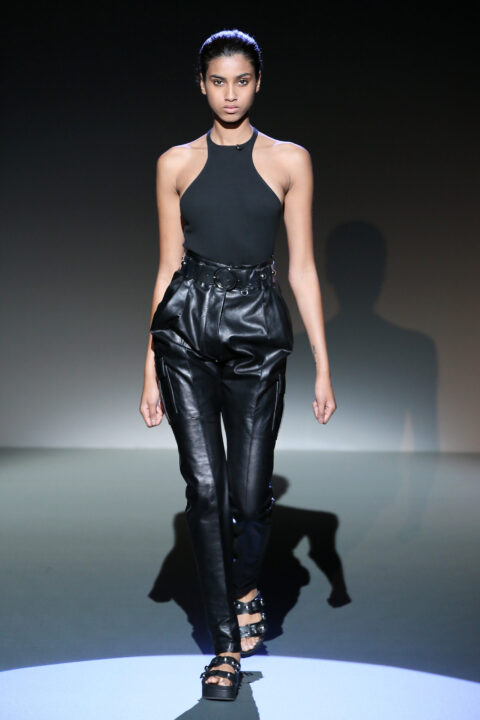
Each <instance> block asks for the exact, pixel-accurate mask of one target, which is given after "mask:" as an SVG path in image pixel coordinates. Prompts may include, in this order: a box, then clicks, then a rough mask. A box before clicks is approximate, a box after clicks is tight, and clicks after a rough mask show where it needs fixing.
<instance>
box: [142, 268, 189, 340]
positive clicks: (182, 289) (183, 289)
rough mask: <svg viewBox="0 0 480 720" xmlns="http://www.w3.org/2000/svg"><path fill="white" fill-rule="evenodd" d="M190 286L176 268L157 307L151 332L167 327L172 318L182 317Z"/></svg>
mask: <svg viewBox="0 0 480 720" xmlns="http://www.w3.org/2000/svg"><path fill="white" fill-rule="evenodd" d="M189 288H190V285H189V284H188V283H187V282H186V281H185V277H184V275H183V273H181V272H179V271H178V270H176V271H175V272H174V274H173V276H172V279H171V280H170V283H169V284H168V285H167V287H166V289H165V292H164V293H163V298H162V299H161V300H160V302H159V303H158V305H157V307H156V309H155V312H154V314H153V317H152V322H151V324H150V332H155V330H158V329H160V328H162V327H166V326H168V324H169V323H170V322H171V321H172V320H174V319H177V318H179V317H181V315H182V312H183V309H184V306H185V301H186V298H187V295H188V291H189Z"/></svg>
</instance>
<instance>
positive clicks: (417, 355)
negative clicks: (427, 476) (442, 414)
mask: <svg viewBox="0 0 480 720" xmlns="http://www.w3.org/2000/svg"><path fill="white" fill-rule="evenodd" d="M386 258H387V253H386V243H385V239H384V237H383V235H382V234H381V232H380V231H379V230H378V229H377V228H376V227H374V226H373V225H370V224H369V223H366V222H348V223H344V224H342V225H339V226H337V227H336V228H335V229H334V230H333V231H332V232H331V233H330V234H329V236H328V238H327V247H326V272H327V279H328V281H329V282H330V283H331V284H332V285H333V287H334V288H335V292H336V295H337V298H338V301H339V304H340V310H339V312H338V314H337V315H336V316H335V317H333V318H332V319H331V320H329V321H327V322H326V323H325V332H326V338H327V348H328V356H329V361H330V371H331V377H332V384H333V389H334V393H335V398H336V401H337V410H336V412H335V413H334V415H333V416H332V418H331V420H330V421H329V422H328V423H327V425H326V426H324V428H325V430H326V429H327V428H328V432H325V433H322V432H320V433H319V432H318V427H317V426H315V428H314V427H313V426H314V424H313V423H312V424H311V427H310V426H309V425H308V424H307V425H306V435H305V436H304V437H305V439H306V441H307V442H308V441H311V440H313V441H314V446H315V447H316V448H318V449H323V448H325V449H327V448H328V449H330V450H343V449H345V450H380V451H381V450H392V451H396V450H403V449H405V448H404V447H403V443H404V437H405V433H406V429H407V427H408V423H409V426H410V428H409V429H410V435H411V438H410V446H411V447H408V449H409V450H427V451H433V452H435V451H437V450H438V437H437V434H438V433H437V384H438V360H437V351H436V348H435V345H434V343H433V341H432V340H431V338H429V337H428V336H426V335H425V334H423V333H421V332H418V331H416V330H409V329H406V328H402V327H399V326H398V325H395V324H394V323H392V322H390V321H388V320H385V319H384V318H382V317H380V316H379V315H378V314H376V313H375V310H374V305H375V302H376V301H377V299H378V297H379V295H380V292H381V289H382V284H383V282H384V277H385V267H386ZM405 286H406V288H407V287H408V278H405ZM295 350H296V352H294V353H293V354H292V356H291V358H290V360H289V364H290V365H289V370H290V372H289V374H288V375H289V377H288V385H289V387H288V391H289V394H288V402H289V413H288V417H286V418H285V423H284V429H283V433H284V437H285V438H288V437H289V436H290V437H295V427H294V425H293V423H295V425H296V427H297V429H298V413H299V412H301V413H302V414H303V409H304V408H305V407H308V406H311V403H312V400H313V383H314V380H315V375H314V369H313V360H312V353H311V350H310V346H309V341H308V336H307V335H306V333H305V332H304V333H303V335H300V336H298V335H297V336H296V338H295ZM305 378H311V382H306V381H305ZM312 417H313V413H312Z"/></svg>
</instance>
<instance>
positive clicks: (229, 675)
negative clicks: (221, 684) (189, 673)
mask: <svg viewBox="0 0 480 720" xmlns="http://www.w3.org/2000/svg"><path fill="white" fill-rule="evenodd" d="M212 675H220V677H225V678H228V679H229V680H232V682H233V681H234V680H235V675H236V673H232V672H228V670H216V669H215V668H212V669H211V670H204V671H203V672H202V674H201V675H200V677H201V678H205V679H206V678H208V677H211V676H212Z"/></svg>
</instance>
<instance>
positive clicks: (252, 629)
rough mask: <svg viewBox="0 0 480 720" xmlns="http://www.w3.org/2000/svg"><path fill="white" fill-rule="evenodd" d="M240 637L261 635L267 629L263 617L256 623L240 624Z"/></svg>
mask: <svg viewBox="0 0 480 720" xmlns="http://www.w3.org/2000/svg"><path fill="white" fill-rule="evenodd" d="M239 629H240V637H241V638H247V637H257V636H260V637H261V636H263V635H264V634H265V632H266V629H267V622H266V620H265V617H264V618H263V619H262V620H259V621H258V622H256V623H249V624H248V625H240V628H239Z"/></svg>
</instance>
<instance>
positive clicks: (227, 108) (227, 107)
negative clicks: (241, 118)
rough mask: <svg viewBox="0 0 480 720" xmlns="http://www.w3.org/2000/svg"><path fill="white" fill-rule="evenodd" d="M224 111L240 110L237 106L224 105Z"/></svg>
mask: <svg viewBox="0 0 480 720" xmlns="http://www.w3.org/2000/svg"><path fill="white" fill-rule="evenodd" d="M223 109H224V110H238V107H237V106H236V105H224V106H223Z"/></svg>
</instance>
